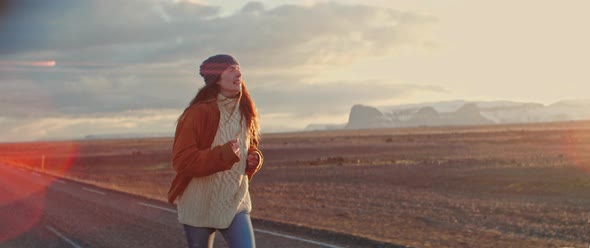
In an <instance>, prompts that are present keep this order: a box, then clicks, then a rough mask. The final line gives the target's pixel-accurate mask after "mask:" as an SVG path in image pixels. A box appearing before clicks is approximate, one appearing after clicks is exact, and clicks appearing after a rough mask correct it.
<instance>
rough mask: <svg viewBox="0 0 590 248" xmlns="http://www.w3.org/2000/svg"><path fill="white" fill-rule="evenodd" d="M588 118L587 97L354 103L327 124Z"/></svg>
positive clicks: (359, 125)
mask: <svg viewBox="0 0 590 248" xmlns="http://www.w3.org/2000/svg"><path fill="white" fill-rule="evenodd" d="M589 119H590V99H587V100H586V99H583V100H563V101H559V102H556V103H553V104H550V105H547V106H545V105H543V104H540V103H531V102H511V101H488V102H481V101H480V102H477V101H473V102H470V101H464V100H457V101H446V102H431V103H418V104H406V105H394V106H381V107H372V106H366V105H354V106H353V107H352V109H351V111H350V114H349V119H348V123H346V124H340V125H338V124H331V127H332V128H333V127H337V126H342V127H343V128H346V129H361V128H379V127H416V126H462V125H490V124H507V123H534V122H555V121H571V120H589ZM312 127H313V129H312ZM327 127H328V124H322V125H320V124H312V125H309V126H308V128H306V130H322V129H327Z"/></svg>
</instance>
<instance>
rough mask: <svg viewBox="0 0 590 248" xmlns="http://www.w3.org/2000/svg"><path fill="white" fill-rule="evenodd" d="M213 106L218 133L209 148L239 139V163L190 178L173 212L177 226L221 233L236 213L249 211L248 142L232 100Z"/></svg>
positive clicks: (243, 126) (226, 99)
mask: <svg viewBox="0 0 590 248" xmlns="http://www.w3.org/2000/svg"><path fill="white" fill-rule="evenodd" d="M217 103H218V105H219V110H220V119H219V129H218V130H217V133H216V134H215V139H214V141H213V144H212V145H211V147H215V146H218V145H223V144H225V143H227V142H228V141H230V140H232V139H235V138H237V137H239V138H238V141H239V143H240V161H239V162H237V163H235V164H234V165H233V167H232V168H231V170H226V171H221V172H217V173H215V174H213V175H210V176H206V177H196V178H193V179H192V180H191V182H190V183H189V185H188V186H187V188H186V190H185V191H184V193H183V194H182V195H181V196H180V197H179V198H178V202H177V209H178V220H179V222H180V223H183V224H187V225H190V226H195V227H211V228H217V229H225V228H228V227H229V225H230V224H231V222H232V220H233V218H234V216H235V215H236V214H237V213H239V212H242V211H247V212H250V211H251V210H252V204H251V203H250V193H249V192H248V177H247V176H246V173H245V170H246V160H247V156H248V148H249V144H250V142H249V140H248V139H249V137H248V135H246V133H247V132H245V122H244V121H243V120H242V118H241V116H240V112H239V106H238V105H237V103H236V101H235V99H231V98H226V97H224V96H222V95H219V96H218V97H217ZM234 105H235V106H234Z"/></svg>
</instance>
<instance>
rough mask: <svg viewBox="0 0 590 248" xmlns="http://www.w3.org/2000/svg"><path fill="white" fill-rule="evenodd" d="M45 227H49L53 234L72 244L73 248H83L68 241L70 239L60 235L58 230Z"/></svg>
mask: <svg viewBox="0 0 590 248" xmlns="http://www.w3.org/2000/svg"><path fill="white" fill-rule="evenodd" d="M45 227H47V229H49V231H51V232H53V233H54V234H55V235H57V236H59V237H60V238H61V239H63V240H64V241H66V242H68V244H70V245H71V246H72V247H75V248H82V247H81V246H79V245H78V244H76V243H74V241H72V240H70V239H68V237H66V236H64V235H63V234H61V233H59V232H58V231H57V230H55V229H53V227H50V226H45Z"/></svg>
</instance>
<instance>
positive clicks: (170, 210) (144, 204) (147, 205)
mask: <svg viewBox="0 0 590 248" xmlns="http://www.w3.org/2000/svg"><path fill="white" fill-rule="evenodd" d="M137 204H139V205H142V206H146V207H150V208H156V209H160V210H164V211H168V212H170V213H176V210H174V209H169V208H165V207H160V206H156V205H152V204H148V203H145V202H138V203H137Z"/></svg>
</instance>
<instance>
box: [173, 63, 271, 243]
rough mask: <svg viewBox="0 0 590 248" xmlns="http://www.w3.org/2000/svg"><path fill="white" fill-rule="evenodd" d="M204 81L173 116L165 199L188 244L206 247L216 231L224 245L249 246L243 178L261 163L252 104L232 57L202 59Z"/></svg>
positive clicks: (248, 208) (251, 234)
mask: <svg viewBox="0 0 590 248" xmlns="http://www.w3.org/2000/svg"><path fill="white" fill-rule="evenodd" d="M200 74H201V76H202V77H203V79H204V80H205V86H204V87H202V88H201V89H200V90H199V92H198V93H197V95H196V96H195V98H194V99H193V100H192V101H191V102H190V104H189V106H188V107H187V108H186V109H185V110H184V112H183V113H182V114H181V115H180V117H179V118H178V124H177V126H176V134H175V136H174V145H173V149H172V153H173V162H172V165H173V167H174V169H175V170H176V173H177V174H176V177H175V178H174V180H173V182H172V186H171V187H170V190H169V191H168V201H169V202H170V203H173V202H175V201H176V203H177V209H178V220H179V222H180V223H182V224H183V227H184V231H185V234H186V237H187V241H188V244H189V247H212V246H213V240H214V237H215V231H216V230H219V231H220V232H221V233H222V234H223V236H224V238H225V241H226V243H227V244H228V245H229V247H232V248H233V247H255V242H254V231H253V228H252V222H251V220H250V214H249V213H250V211H251V209H252V205H251V203H250V194H249V191H248V184H249V181H250V180H251V179H252V176H253V175H254V174H255V173H256V172H257V171H258V170H259V169H260V167H261V166H262V161H263V157H262V153H261V152H260V150H258V141H259V139H260V135H259V125H258V113H257V111H256V106H255V105H254V102H253V101H252V98H251V97H250V94H249V93H248V90H247V89H246V86H245V85H244V81H243V80H242V74H241V72H240V65H239V63H238V61H237V60H236V59H235V58H234V57H232V56H230V55H226V54H218V55H215V56H212V57H209V58H208V59H206V60H205V61H204V62H203V63H202V64H201V67H200Z"/></svg>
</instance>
